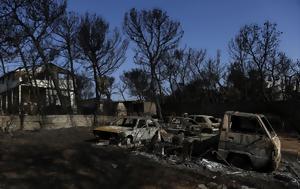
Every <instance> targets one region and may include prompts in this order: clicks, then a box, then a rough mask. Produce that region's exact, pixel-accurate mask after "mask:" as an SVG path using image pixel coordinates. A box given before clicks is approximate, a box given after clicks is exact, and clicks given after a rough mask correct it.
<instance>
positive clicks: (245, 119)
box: [218, 111, 281, 171]
mask: <svg viewBox="0 0 300 189" xmlns="http://www.w3.org/2000/svg"><path fill="white" fill-rule="evenodd" d="M280 151H281V144H280V140H279V137H278V136H277V135H276V133H275V131H274V130H273V128H272V126H271V124H270V122H269V121H268V119H267V118H266V116H264V115H262V114H253V113H244V112H233V111H227V112H226V113H225V115H224V119H223V124H222V127H221V131H220V140H219V145H218V152H219V154H220V155H221V156H222V158H223V159H227V161H228V162H230V163H231V164H233V165H234V164H238V165H239V166H251V167H253V168H255V169H267V170H270V171H273V170H276V169H277V168H278V166H279V163H280V159H281V152H280Z"/></svg>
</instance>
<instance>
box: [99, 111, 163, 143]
mask: <svg viewBox="0 0 300 189" xmlns="http://www.w3.org/2000/svg"><path fill="white" fill-rule="evenodd" d="M159 129H160V125H159V124H158V122H157V121H155V120H153V119H152V118H148V117H138V116H125V117H120V118H118V119H116V120H115V121H113V122H112V123H111V124H110V125H108V126H100V127H97V128H95V129H94V130H93V133H94V135H95V136H96V137H97V138H99V139H102V140H109V141H112V142H116V143H126V144H129V143H135V142H139V141H144V140H150V139H152V137H153V136H154V135H155V133H156V132H157V131H158V130H159Z"/></svg>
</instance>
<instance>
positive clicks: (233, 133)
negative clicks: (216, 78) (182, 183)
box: [93, 111, 281, 172]
mask: <svg viewBox="0 0 300 189" xmlns="http://www.w3.org/2000/svg"><path fill="white" fill-rule="evenodd" d="M197 121H198V122H197ZM93 133H94V135H95V137H96V138H97V139H98V141H99V143H100V142H106V144H116V145H119V146H120V145H127V146H128V145H131V146H144V147H146V149H147V150H148V151H149V149H150V151H151V152H154V153H160V154H163V155H164V154H167V155H173V156H174V155H175V156H178V157H181V158H182V159H183V160H186V159H191V158H192V157H199V156H201V157H203V156H209V157H213V158H214V159H215V160H216V161H220V162H223V163H224V164H227V165H229V166H232V165H233V166H237V167H240V168H242V169H247V170H248V169H253V170H260V171H261V170H262V171H268V172H269V171H274V170H276V169H277V168H278V166H279V163H280V160H281V144H280V140H279V138H278V136H277V134H276V133H275V131H274V130H273V128H272V126H271V124H270V122H269V121H268V119H267V118H266V117H265V116H264V115H261V114H253V113H243V112H234V111H227V112H225V114H224V117H223V120H222V121H221V120H220V119H217V118H214V117H212V116H205V115H193V116H189V117H186V116H185V117H174V118H171V119H170V121H169V122H168V123H161V122H159V121H158V120H156V119H153V118H151V117H139V116H124V117H120V118H118V119H116V120H115V121H113V122H112V123H111V124H110V125H107V126H99V127H96V128H94V129H93ZM141 144H144V145H141Z"/></svg>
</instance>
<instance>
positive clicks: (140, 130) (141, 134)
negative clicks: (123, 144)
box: [135, 119, 149, 140]
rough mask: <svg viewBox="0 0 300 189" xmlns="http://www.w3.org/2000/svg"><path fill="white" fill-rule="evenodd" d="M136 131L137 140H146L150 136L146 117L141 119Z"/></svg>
mask: <svg viewBox="0 0 300 189" xmlns="http://www.w3.org/2000/svg"><path fill="white" fill-rule="evenodd" d="M135 133H136V138H137V140H146V139H148V138H149V136H148V135H149V128H148V126H147V123H146V120H145V119H140V120H139V122H138V123H137V126H136V129H135Z"/></svg>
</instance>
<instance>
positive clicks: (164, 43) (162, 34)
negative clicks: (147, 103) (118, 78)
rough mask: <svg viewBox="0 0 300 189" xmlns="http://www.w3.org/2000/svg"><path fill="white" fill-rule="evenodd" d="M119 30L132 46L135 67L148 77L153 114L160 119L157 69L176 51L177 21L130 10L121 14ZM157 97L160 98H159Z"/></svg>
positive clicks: (160, 14)
mask: <svg viewBox="0 0 300 189" xmlns="http://www.w3.org/2000/svg"><path fill="white" fill-rule="evenodd" d="M123 29H124V31H125V33H126V34H127V36H128V37H129V38H130V39H131V40H132V41H133V42H134V43H135V46H136V48H135V49H134V50H135V53H136V55H135V63H137V64H139V65H142V66H143V67H144V68H145V69H146V71H148V72H149V73H150V76H151V83H150V87H151V91H152V94H153V95H154V98H153V99H154V100H155V103H156V107H157V114H158V116H159V117H162V113H161V107H160V98H159V94H160V93H161V91H162V90H161V87H162V86H161V84H160V82H159V71H158V66H159V64H161V63H162V62H161V59H162V56H163V55H164V54H165V53H166V52H168V51H169V50H172V49H174V48H176V47H177V45H178V43H179V40H180V39H181V38H182V36H183V30H182V29H181V25H180V23H179V22H178V21H175V20H172V19H171V18H170V17H169V16H168V15H167V13H166V12H165V11H163V10H160V9H152V10H141V11H137V10H136V9H134V8H133V9H131V10H130V11H129V12H128V13H126V14H125V17H124V24H123ZM160 95H161V94H160Z"/></svg>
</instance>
